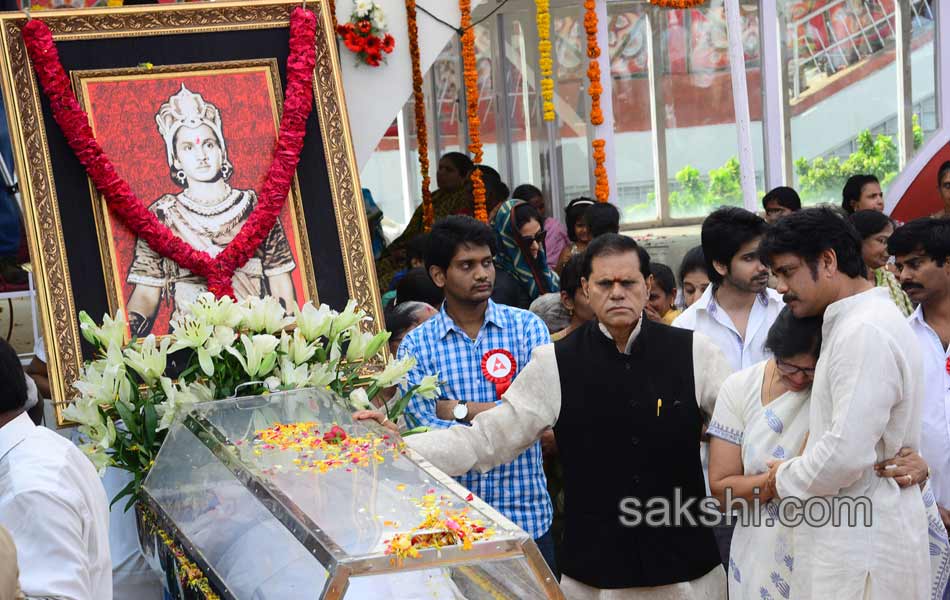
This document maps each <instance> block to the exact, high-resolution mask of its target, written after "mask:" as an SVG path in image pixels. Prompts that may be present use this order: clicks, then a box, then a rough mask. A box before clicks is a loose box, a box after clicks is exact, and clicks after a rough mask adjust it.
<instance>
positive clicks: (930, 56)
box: [910, 0, 939, 151]
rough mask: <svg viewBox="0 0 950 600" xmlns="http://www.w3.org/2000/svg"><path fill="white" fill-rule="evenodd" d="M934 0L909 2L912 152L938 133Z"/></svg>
mask: <svg viewBox="0 0 950 600" xmlns="http://www.w3.org/2000/svg"><path fill="white" fill-rule="evenodd" d="M935 4H936V3H935V2H934V0H915V1H914V2H912V3H911V6H910V10H911V22H910V24H911V32H912V33H911V38H910V74H911V95H912V97H913V109H914V151H916V149H917V148H919V147H920V145H921V144H923V142H924V141H925V140H927V139H928V138H929V137H930V136H931V134H933V132H934V131H936V130H937V126H938V125H939V123H937V102H936V98H937V96H936V85H935V74H936V72H935V67H934V62H935V61H934V58H935V55H934V47H935V46H934V38H935V37H936V35H937V32H936V19H935V18H934V17H935V15H936V10H935V8H934V5H935Z"/></svg>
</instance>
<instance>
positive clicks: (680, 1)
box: [650, 0, 706, 8]
mask: <svg viewBox="0 0 950 600" xmlns="http://www.w3.org/2000/svg"><path fill="white" fill-rule="evenodd" d="M705 3H706V0H650V4H652V5H654V6H659V7H662V8H695V7H697V6H699V5H700V4H705Z"/></svg>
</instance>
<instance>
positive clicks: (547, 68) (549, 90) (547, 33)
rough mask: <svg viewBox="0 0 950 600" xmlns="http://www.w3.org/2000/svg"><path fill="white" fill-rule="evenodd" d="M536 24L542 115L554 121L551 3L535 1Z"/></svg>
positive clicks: (545, 0)
mask: <svg viewBox="0 0 950 600" xmlns="http://www.w3.org/2000/svg"><path fill="white" fill-rule="evenodd" d="M534 6H535V10H536V13H537V14H536V18H537V22H538V57H539V58H538V70H539V71H540V72H541V100H542V102H543V104H542V115H543V117H544V120H545V121H553V120H554V79H553V78H552V77H551V76H552V75H553V74H554V61H553V60H552V59H551V1H550V0H535V2H534Z"/></svg>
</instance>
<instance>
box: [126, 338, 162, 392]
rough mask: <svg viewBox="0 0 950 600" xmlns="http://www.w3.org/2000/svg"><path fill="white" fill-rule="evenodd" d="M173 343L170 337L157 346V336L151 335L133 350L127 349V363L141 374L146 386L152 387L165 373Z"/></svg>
mask: <svg viewBox="0 0 950 600" xmlns="http://www.w3.org/2000/svg"><path fill="white" fill-rule="evenodd" d="M171 341H172V340H171V338H170V337H168V336H165V337H164V338H162V341H161V343H160V344H158V345H156V343H155V336H154V335H149V336H148V337H146V338H145V339H144V340H142V341H141V342H140V343H137V344H136V345H135V346H133V347H132V348H126V349H125V363H126V364H127V365H128V366H129V367H130V368H131V369H132V370H133V371H135V372H136V373H138V374H139V377H141V378H142V381H144V382H145V384H146V385H152V384H153V383H155V382H156V381H157V380H158V378H159V377H161V376H162V374H163V373H165V367H166V365H167V364H168V346H169V345H170V344H171ZM136 348H137V349H136Z"/></svg>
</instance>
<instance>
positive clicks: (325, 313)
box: [297, 302, 337, 342]
mask: <svg viewBox="0 0 950 600" xmlns="http://www.w3.org/2000/svg"><path fill="white" fill-rule="evenodd" d="M336 317H337V313H336V311H334V310H332V309H331V308H330V307H329V306H327V305H326V304H321V305H320V308H316V307H314V305H313V303H312V302H307V303H306V304H304V305H303V308H301V309H300V310H299V311H297V331H299V332H300V333H301V334H302V335H303V336H304V337H305V338H307V341H310V342H312V341H314V340H316V339H318V338H321V337H323V336H325V335H327V334H328V333H330V327H331V326H332V325H333V321H334V319H335V318H336Z"/></svg>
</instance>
